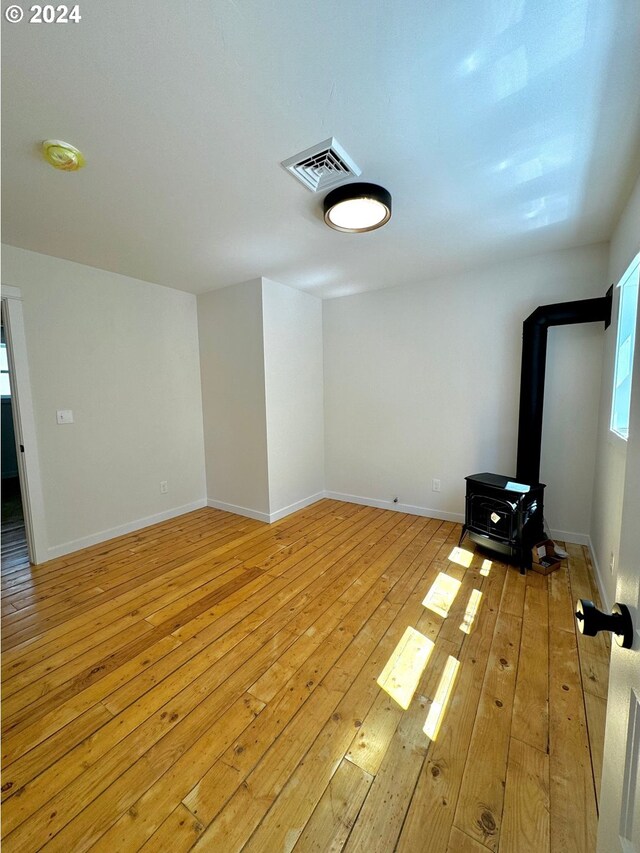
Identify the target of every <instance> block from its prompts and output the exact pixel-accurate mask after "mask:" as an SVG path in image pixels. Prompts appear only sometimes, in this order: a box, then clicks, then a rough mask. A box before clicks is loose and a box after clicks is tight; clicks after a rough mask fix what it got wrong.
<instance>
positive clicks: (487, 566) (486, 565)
mask: <svg viewBox="0 0 640 853" xmlns="http://www.w3.org/2000/svg"><path fill="white" fill-rule="evenodd" d="M492 565H493V563H492V562H491V560H483V561H482V568H481V569H480V574H481V575H482V576H483V577H485V578H488V577H489V572H490V571H491V566H492Z"/></svg>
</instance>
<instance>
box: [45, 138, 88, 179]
mask: <svg viewBox="0 0 640 853" xmlns="http://www.w3.org/2000/svg"><path fill="white" fill-rule="evenodd" d="M42 153H43V155H44V159H45V160H46V161H47V163H49V164H51V165H52V166H53V168H54V169H62V171H63V172H77V171H78V169H81V168H82V167H83V166H84V164H85V160H84V157H83V156H82V152H81V151H78V149H77V148H75V147H74V146H73V145H70V144H69V143H68V142H63V141H62V140H61V139H45V141H44V142H43V143H42Z"/></svg>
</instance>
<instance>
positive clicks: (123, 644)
mask: <svg viewBox="0 0 640 853" xmlns="http://www.w3.org/2000/svg"><path fill="white" fill-rule="evenodd" d="M459 532H460V527H459V525H457V524H452V523H449V522H441V521H436V520H433V519H427V518H419V517H415V516H409V515H404V514H402V513H395V512H389V511H385V510H379V509H373V508H367V507H360V506H355V505H352V504H345V503H339V502H337V501H329V500H324V501H320V502H319V503H317V504H315V505H313V506H311V507H308V508H307V509H304V510H302V511H300V512H298V513H296V514H294V515H292V516H289V517H288V518H286V519H283V520H281V521H280V522H278V523H276V524H273V525H270V526H269V525H264V524H262V523H259V522H256V521H252V520H249V519H245V518H240V517H238V516H233V515H230V514H228V513H224V512H220V511H218V510H213V509H203V510H199V511H197V512H193V513H190V514H189V515H185V516H182V517H180V518H178V519H174V520H172V521H169V522H165V523H163V524H159V525H156V526H154V527H150V528H147V529H146V530H143V531H140V532H138V533H134V534H131V535H128V536H124V537H121V538H119V539H117V540H113V541H111V542H109V543H107V544H104V545H99V546H95V547H93V548H89V549H86V550H84V551H81V552H78V553H76V554H72V555H70V556H67V557H65V558H61V559H58V560H55V561H52V562H50V563H47V564H44V565H42V566H38V567H31V566H29V565H28V563H26V561H25V560H24V558H23V559H17V558H16V555H15V553H13V552H12V551H11V549H9V551H8V555H7V562H6V565H5V566H3V577H2V580H3V585H2V616H3V619H2V623H3V656H2V658H3V660H2V677H3V682H2V683H3V703H2V704H3V734H4V737H3V748H2V758H3V776H2V800H3V821H2V823H3V846H4V850H5V851H19V853H26V851H35V850H47V851H62V852H63V853H70V851H83V850H89V849H90V850H96V851H109V852H110V853H113V851H136V850H144V851H167V853H177V851H187V850H191V849H196V850H203V851H209V850H210V851H222V852H223V853H233V851H239V850H245V851H260V853H265V851H266V853H271V851H274V853H275V851H290V850H294V851H295V853H303V851H329V850H331V851H340V850H344V851H349V853H351V851H367V853H369V851H382V853H386V851H393V850H398V851H407V853H415V851H430V853H447V851H450V853H464V851H476V853H477V852H478V851H486V850H492V851H498V853H511V852H512V851H513V853H516V852H517V853H520V851H522V852H523V853H524V851H527V853H545V851H551V853H556V851H558V853H559V851H563V853H564V851H574V852H575V853H590V851H593V850H595V833H596V821H597V796H596V793H597V788H598V784H599V779H600V770H601V764H602V742H603V728H604V710H605V703H606V689H607V669H608V652H609V646H608V642H607V639H606V638H601V637H598V638H595V639H584V638H582V637H577V636H576V632H575V627H574V624H575V620H574V618H573V607H572V601H573V600H574V599H575V598H577V597H587V598H592V599H594V600H596V601H597V598H598V596H597V592H596V589H595V584H594V581H593V574H592V572H591V569H590V566H589V561H588V556H587V554H586V552H585V551H584V550H583V549H582V548H581V547H578V546H567V547H568V549H569V550H570V556H569V560H568V561H567V563H566V564H565V565H564V566H563V567H562V569H560V570H559V571H558V572H555V573H554V574H552V575H550V576H549V578H543V577H541V576H540V575H537V574H535V573H532V572H530V573H529V574H528V575H527V577H526V578H525V577H523V576H521V575H520V574H519V573H518V571H517V570H516V569H513V568H508V567H507V566H505V565H504V564H502V563H500V562H497V561H495V560H491V559H487V555H481V554H473V555H471V554H470V553H469V552H465V551H457V550H455V546H456V544H457V540H458V536H459ZM469 560H470V563H469V565H465V563H468V562H469ZM425 597H428V602H429V604H428V606H424V605H423V600H424V599H425ZM383 671H384V679H380V680H381V682H382V683H383V684H384V689H383V688H381V687H380V686H379V685H378V679H379V677H380V676H381V674H382V673H383ZM401 705H402V706H406V707H401Z"/></svg>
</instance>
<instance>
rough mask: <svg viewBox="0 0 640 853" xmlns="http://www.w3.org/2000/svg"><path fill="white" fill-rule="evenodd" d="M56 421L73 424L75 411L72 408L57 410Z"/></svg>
mask: <svg viewBox="0 0 640 853" xmlns="http://www.w3.org/2000/svg"><path fill="white" fill-rule="evenodd" d="M56 421H57V422H58V423H59V424H72V423H73V412H72V411H71V409H59V410H58V411H57V412H56Z"/></svg>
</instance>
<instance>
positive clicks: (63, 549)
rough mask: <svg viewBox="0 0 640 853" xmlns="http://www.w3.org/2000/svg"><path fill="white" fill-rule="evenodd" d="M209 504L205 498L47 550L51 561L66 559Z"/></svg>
mask: <svg viewBox="0 0 640 853" xmlns="http://www.w3.org/2000/svg"><path fill="white" fill-rule="evenodd" d="M206 505H207V502H206V500H205V499H204V498H202V499H201V500H198V501H194V502H193V503H190V504H184V505H183V506H176V507H174V508H173V509H168V510H165V511H164V512H158V513H156V515H149V516H147V517H146V518H138V519H136V521H130V522H127V524H121V525H119V526H118V527H110V528H109V529H108V530H101V531H100V532H99V533H92V534H91V535H90V536H83V537H82V538H81V539H73V540H71V541H70V542H63V543H62V545H53V546H52V547H50V548H48V549H47V556H48V559H49V560H54V559H55V558H56V557H64V556H65V555H66V554H72V553H73V552H74V551H80V550H81V549H82V548H89V547H90V546H91V545H99V544H100V543H101V542H106V541H107V540H109V539H115V538H116V537H117V536H125V535H126V534H127V533H133V532H134V531H136V530H141V529H142V528H143V527H150V526H151V525H152V524H159V523H160V522H161V521H168V520H169V519H170V518H176V517H177V516H179V515H184V514H185V513H187V512H193V510H194V509H202V507H203V506H206Z"/></svg>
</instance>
